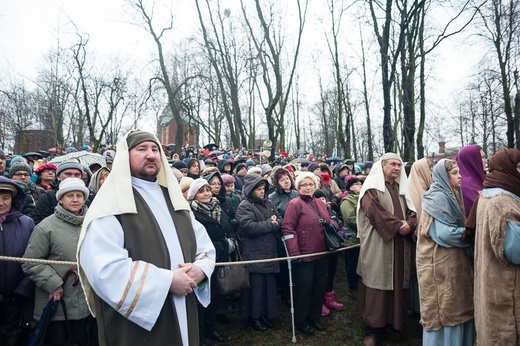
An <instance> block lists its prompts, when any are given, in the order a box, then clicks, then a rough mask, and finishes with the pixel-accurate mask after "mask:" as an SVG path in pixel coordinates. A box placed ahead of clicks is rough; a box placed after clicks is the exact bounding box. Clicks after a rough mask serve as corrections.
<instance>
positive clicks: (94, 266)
mask: <svg viewBox="0 0 520 346" xmlns="http://www.w3.org/2000/svg"><path fill="white" fill-rule="evenodd" d="M165 188H166V189H167V192H166V189H165ZM134 189H135V191H137V194H134ZM166 196H168V197H169V201H167V200H166V198H167V197H166ZM139 198H141V199H139ZM136 201H142V202H141V203H143V202H144V204H145V205H146V206H147V208H146V210H149V211H151V214H152V215H153V219H155V221H156V224H155V225H156V226H158V228H159V229H160V233H161V234H162V238H163V239H164V243H165V244H166V248H167V254H166V257H167V258H169V259H170V262H171V263H169V268H171V269H169V268H163V267H159V266H156V265H153V264H151V263H147V262H145V261H142V260H136V259H134V258H132V257H131V256H130V255H129V251H128V249H127V246H126V245H127V239H125V234H128V232H133V229H132V228H133V227H127V228H131V229H130V230H128V229H126V228H125V229H123V225H125V223H124V222H122V220H121V215H122V214H124V215H132V214H133V215H134V216H135V214H136V213H138V210H137V209H139V207H138V206H136ZM172 207H173V211H175V212H179V211H181V212H182V211H186V212H189V216H190V218H191V228H192V229H193V233H194V234H188V235H186V233H184V234H182V233H183V232H186V231H187V230H186V229H182V230H178V229H177V228H176V226H175V224H177V220H176V219H175V217H176V213H172V212H171V211H172ZM141 208H142V207H141ZM148 208H149V209H148ZM142 211H143V209H141V212H142ZM116 215H117V217H116ZM140 215H143V217H145V216H146V215H145V213H142V214H138V215H137V217H138V218H137V219H134V220H139V216H140ZM118 217H119V218H118ZM152 223H153V222H152ZM126 225H128V224H126ZM153 227H154V224H151V225H150V228H151V229H152V228H153ZM189 231H190V232H191V229H189ZM151 232H152V231H151ZM150 234H153V232H152V233H150ZM159 238H160V237H159ZM183 239H184V240H183ZM186 239H188V241H187V240H186ZM190 240H195V242H196V244H191V243H192V242H193V241H190ZM160 241H161V242H162V240H160ZM183 241H184V244H185V246H184V247H183V246H182V244H181V243H182V242H183ZM186 243H190V244H189V245H190V246H193V248H194V249H196V251H195V254H196V255H195V256H194V260H193V261H192V263H189V262H188V263H185V262H186V261H185V256H186V248H187V247H186ZM152 251H153V250H152ZM78 260H79V264H80V274H81V279H82V284H83V287H84V289H85V295H86V296H87V299H88V302H89V306H90V308H91V310H92V313H93V315H95V313H96V312H98V311H97V310H99V311H101V309H100V308H99V301H96V299H97V298H100V299H101V300H102V301H104V302H105V303H107V304H108V305H109V306H110V307H112V308H113V309H115V310H116V311H117V312H118V313H119V314H121V315H122V316H124V317H125V318H126V319H128V320H130V321H132V322H133V323H135V324H137V325H138V326H140V327H142V328H143V329H144V330H146V331H148V332H149V333H152V334H153V333H157V332H160V331H157V329H159V328H155V329H154V325H155V324H156V321H157V320H158V318H159V316H160V314H161V313H162V312H163V307H164V305H165V299H167V297H169V300H170V302H171V304H172V307H173V310H174V311H173V315H174V316H175V318H176V320H177V321H178V329H177V330H178V331H180V337H181V339H182V344H183V345H191V344H198V340H196V339H194V335H192V333H191V332H190V325H189V323H191V322H190V321H193V318H189V315H190V314H191V316H192V317H193V316H195V317H196V311H191V310H193V309H191V310H190V306H191V307H193V305H190V304H187V296H188V295H190V294H192V293H194V294H195V295H196V297H197V300H198V301H199V302H200V304H202V305H203V306H207V305H208V304H209V302H210V284H211V283H210V282H209V280H210V277H211V273H212V272H213V269H214V260H215V249H214V247H213V245H212V242H211V240H210V238H209V236H208V235H207V233H206V230H205V229H204V227H203V226H202V225H201V224H200V223H199V222H197V221H196V220H195V218H194V217H193V214H192V213H191V211H190V208H189V205H188V204H187V202H186V201H185V199H184V198H183V196H182V193H181V191H180V187H179V185H178V183H177V180H176V179H175V177H174V176H173V174H172V172H171V169H169V166H168V162H167V160H166V157H165V155H164V153H163V151H162V149H161V146H160V144H159V141H158V140H157V138H156V137H155V136H154V135H152V134H150V133H147V132H144V131H131V132H130V133H128V134H127V135H126V136H125V138H123V139H122V140H121V141H120V142H119V144H118V146H117V156H116V158H115V160H114V164H113V169H112V172H111V174H110V175H109V176H108V178H107V180H106V181H105V183H104V184H103V186H102V188H101V189H100V190H99V192H98V194H97V195H96V198H95V200H94V202H93V204H92V205H91V207H90V209H89V212H88V214H87V215H86V217H85V221H84V223H83V229H82V233H81V236H80V242H79V245H78ZM188 298H190V297H188ZM95 302H96V303H95ZM195 310H196V307H195ZM193 314H195V315H193ZM107 315H108V314H107ZM103 317H104V316H103ZM195 321H196V319H195ZM100 323H103V322H100V321H98V326H99V325H100ZM110 327H111V326H110V325H104V326H103V328H101V326H100V341H101V342H102V343H103V341H104V343H105V344H114V343H115V342H113V341H112V342H108V341H107V340H108V339H105V338H104V337H103V335H102V334H103V333H118V330H111V328H110ZM175 328H177V327H175ZM191 328H192V329H193V326H191ZM163 332H164V331H163ZM120 333H121V332H120ZM139 333H140V334H139V335H141V339H139V340H133V341H135V342H136V344H137V343H146V341H148V342H151V341H150V340H153V337H152V336H151V335H148V334H146V333H145V332H144V331H140V332H139ZM142 333H144V335H145V336H142V335H143V334H142ZM149 336H150V337H149ZM109 339H110V338H109ZM111 340H114V338H113V337H112V339H111ZM156 342H157V341H156ZM121 343H122V341H121Z"/></svg>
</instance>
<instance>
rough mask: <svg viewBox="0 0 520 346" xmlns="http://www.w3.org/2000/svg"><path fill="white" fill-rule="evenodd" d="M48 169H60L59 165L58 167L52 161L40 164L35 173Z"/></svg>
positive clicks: (38, 173)
mask: <svg viewBox="0 0 520 346" xmlns="http://www.w3.org/2000/svg"><path fill="white" fill-rule="evenodd" d="M47 169H51V170H53V171H56V170H57V169H58V167H56V165H54V164H52V163H44V164H43V165H39V166H38V168H36V170H35V171H34V173H36V175H40V174H42V172H43V171H45V170H47Z"/></svg>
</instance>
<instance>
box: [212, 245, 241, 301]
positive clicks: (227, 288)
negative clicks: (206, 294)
mask: <svg viewBox="0 0 520 346" xmlns="http://www.w3.org/2000/svg"><path fill="white" fill-rule="evenodd" d="M236 254H237V261H241V260H242V256H241V255H240V249H239V248H238V245H237V246H236ZM216 271H217V273H216V276H215V279H216V280H215V281H216V282H215V284H216V288H217V292H218V293H220V294H223V295H227V294H231V293H235V292H240V291H242V290H245V289H248V288H249V269H248V268H247V266H245V265H242V264H236V265H228V266H218V267H217V269H216Z"/></svg>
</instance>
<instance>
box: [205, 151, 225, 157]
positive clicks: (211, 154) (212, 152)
mask: <svg viewBox="0 0 520 346" xmlns="http://www.w3.org/2000/svg"><path fill="white" fill-rule="evenodd" d="M222 154H224V152H223V151H220V150H213V151H211V152H210V153H209V154H208V156H213V155H214V156H220V155H222Z"/></svg>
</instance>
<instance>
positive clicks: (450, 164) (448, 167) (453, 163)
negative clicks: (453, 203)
mask: <svg viewBox="0 0 520 346" xmlns="http://www.w3.org/2000/svg"><path fill="white" fill-rule="evenodd" d="M456 167H458V165H457V161H455V160H446V161H444V168H446V173H447V174H448V179H450V171H451V170H452V169H454V168H456ZM450 186H451V181H450ZM451 191H453V195H454V196H455V199H456V200H457V204H458V205H459V207H460V210H461V211H462V215H466V212H465V209H464V203H462V196H461V195H460V188H454V187H453V186H451Z"/></svg>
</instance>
